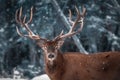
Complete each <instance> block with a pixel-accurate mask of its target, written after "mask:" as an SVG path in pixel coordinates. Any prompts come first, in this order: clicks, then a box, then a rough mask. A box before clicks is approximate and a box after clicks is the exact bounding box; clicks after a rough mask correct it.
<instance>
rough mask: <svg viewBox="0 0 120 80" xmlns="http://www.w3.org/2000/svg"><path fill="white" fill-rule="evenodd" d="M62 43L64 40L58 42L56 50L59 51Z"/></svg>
mask: <svg viewBox="0 0 120 80" xmlns="http://www.w3.org/2000/svg"><path fill="white" fill-rule="evenodd" d="M63 43H64V40H59V41H58V43H57V46H56V48H57V49H59V48H60V47H61V46H62V45H63Z"/></svg>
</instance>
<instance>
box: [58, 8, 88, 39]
mask: <svg viewBox="0 0 120 80" xmlns="http://www.w3.org/2000/svg"><path fill="white" fill-rule="evenodd" d="M75 9H76V12H77V19H76V20H75V21H72V12H71V10H69V22H70V24H71V26H72V27H71V28H70V30H69V32H68V33H66V34H64V35H63V31H62V32H61V33H60V35H59V36H58V37H57V38H59V39H63V38H66V37H71V36H73V35H75V34H77V33H79V32H80V31H81V30H82V28H83V21H84V15H85V13H86V8H84V7H83V13H82V14H80V12H79V10H78V8H77V7H75ZM78 23H79V24H80V28H79V29H78V30H77V31H74V29H75V27H76V25H77V24H78Z"/></svg>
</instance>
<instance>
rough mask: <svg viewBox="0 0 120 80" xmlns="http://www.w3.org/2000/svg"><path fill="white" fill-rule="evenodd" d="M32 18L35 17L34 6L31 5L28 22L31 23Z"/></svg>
mask: <svg viewBox="0 0 120 80" xmlns="http://www.w3.org/2000/svg"><path fill="white" fill-rule="evenodd" d="M32 18H33V6H32V7H31V10H30V19H29V20H28V22H27V24H29V23H30V22H31V21H32Z"/></svg>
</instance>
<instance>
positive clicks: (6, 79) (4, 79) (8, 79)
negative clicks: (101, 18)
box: [0, 78, 28, 80]
mask: <svg viewBox="0 0 120 80" xmlns="http://www.w3.org/2000/svg"><path fill="white" fill-rule="evenodd" d="M0 80H28V79H12V78H0Z"/></svg>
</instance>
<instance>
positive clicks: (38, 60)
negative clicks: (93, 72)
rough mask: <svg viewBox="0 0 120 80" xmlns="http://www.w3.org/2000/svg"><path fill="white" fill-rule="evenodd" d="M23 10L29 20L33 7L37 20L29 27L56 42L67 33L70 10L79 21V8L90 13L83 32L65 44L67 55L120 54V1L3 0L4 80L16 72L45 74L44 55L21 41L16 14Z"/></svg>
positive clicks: (0, 52) (0, 49) (0, 46)
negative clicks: (73, 53) (59, 36)
mask: <svg viewBox="0 0 120 80" xmlns="http://www.w3.org/2000/svg"><path fill="white" fill-rule="evenodd" d="M21 6H22V8H23V15H25V14H26V15H27V19H29V16H30V15H29V14H30V8H31V7H32V6H33V7H34V8H33V19H32V22H31V24H29V27H30V28H31V29H32V31H33V32H34V33H36V34H39V35H40V36H41V37H43V38H47V39H50V40H51V39H53V38H54V37H56V36H57V35H59V34H60V32H61V31H62V30H64V32H65V33H66V32H67V31H68V30H69V29H68V27H69V26H67V25H66V23H67V21H66V19H68V17H69V16H68V15H69V13H68V9H71V11H72V13H73V19H75V18H76V11H75V6H77V8H78V9H79V10H80V11H81V12H82V6H84V7H85V8H86V9H87V13H86V16H85V20H84V27H83V30H82V31H81V32H80V33H79V34H77V35H76V38H75V39H78V42H77V43H78V44H79V45H76V42H75V40H74V37H73V38H68V39H66V41H65V42H64V44H63V46H62V48H61V50H62V51H63V52H66V51H69V52H76V51H77V52H78V51H80V52H83V53H84V52H85V53H88V54H93V53H96V52H105V51H120V18H119V17H120V1H119V0H0V77H5V78H7V77H12V75H13V71H14V70H15V69H16V70H18V71H19V72H21V73H22V76H23V77H25V78H32V77H34V76H37V75H40V74H43V73H45V71H44V66H45V64H44V57H43V51H42V50H41V48H39V47H38V46H37V45H36V43H35V42H34V41H33V40H30V39H28V38H23V37H20V36H19V35H18V34H17V32H16V26H18V27H19V29H20V31H21V32H23V33H25V34H26V31H25V29H24V28H21V26H20V25H19V24H17V23H16V21H15V12H16V10H17V9H19V8H20V7H21Z"/></svg>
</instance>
